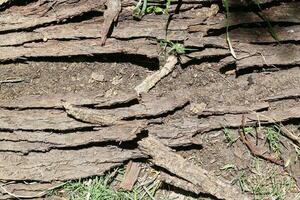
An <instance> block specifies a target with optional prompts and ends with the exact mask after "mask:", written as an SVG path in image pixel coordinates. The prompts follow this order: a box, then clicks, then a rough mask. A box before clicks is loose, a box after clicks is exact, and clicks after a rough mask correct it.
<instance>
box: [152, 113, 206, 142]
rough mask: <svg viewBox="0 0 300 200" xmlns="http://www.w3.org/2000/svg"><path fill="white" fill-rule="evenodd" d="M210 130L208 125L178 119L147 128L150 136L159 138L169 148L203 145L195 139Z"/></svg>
mask: <svg viewBox="0 0 300 200" xmlns="http://www.w3.org/2000/svg"><path fill="white" fill-rule="evenodd" d="M208 128H209V124H207V123H199V121H197V120H194V121H193V120H186V119H185V118H184V119H177V120H171V121H170V122H169V123H167V124H161V125H152V126H150V127H148V128H147V130H148V131H149V134H151V135H153V136H155V137H156V138H158V139H159V140H160V141H161V142H162V143H164V144H165V145H167V146H169V147H185V146H191V145H198V146H199V145H201V144H202V141H201V140H200V139H196V138H194V136H195V135H197V134H200V133H202V132H204V131H205V130H207V129H208Z"/></svg>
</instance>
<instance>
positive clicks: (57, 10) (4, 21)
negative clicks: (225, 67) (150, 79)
mask: <svg viewBox="0 0 300 200" xmlns="http://www.w3.org/2000/svg"><path fill="white" fill-rule="evenodd" d="M191 3H192V4H191ZM206 3H207V2H206ZM209 3H211V4H212V5H211V6H210V7H206V6H204V7H195V8H194V9H186V10H184V9H183V10H182V11H181V12H180V14H175V15H173V16H172V20H171V21H170V23H169V25H168V29H166V26H165V25H166V23H167V16H165V15H153V14H152V15H146V16H144V17H143V19H142V20H140V21H137V20H135V19H134V18H133V17H132V9H133V5H134V4H135V1H122V12H121V13H120V16H119V20H118V24H117V26H116V27H112V33H111V35H110V36H109V38H108V39H107V42H106V44H105V45H104V46H101V31H102V30H103V29H105V27H106V25H105V20H104V17H103V12H105V4H106V1H97V2H94V1H89V0H80V1H76V2H66V1H64V0H56V1H51V2H50V1H44V0H40V1H37V2H32V3H31V4H28V5H24V6H19V7H15V6H13V7H9V8H7V9H6V10H5V11H3V12H2V13H1V14H0V15H1V21H0V25H1V26H0V32H2V33H1V34H0V40H1V41H2V42H1V44H0V51H1V54H0V61H8V60H16V59H24V58H25V59H26V58H39V57H40V58H42V57H58V56H76V55H86V56H90V55H99V54H100V55H101V54H103V55H104V54H115V53H123V54H138V55H143V56H146V57H148V58H158V57H159V52H160V51H161V49H160V47H159V45H157V44H158V42H157V40H164V39H168V40H175V41H181V42H182V43H183V44H184V45H185V46H188V47H193V48H196V49H197V50H196V52H193V53H190V54H188V55H187V56H186V57H185V62H187V61H188V60H191V59H192V60H193V59H202V58H214V57H215V58H220V56H222V57H227V58H228V59H227V60H228V62H225V64H226V63H235V64H236V66H237V70H241V69H245V68H251V67H253V66H255V67H263V66H272V65H284V66H288V65H298V64H299V63H300V60H299V56H297V52H299V47H298V45H297V41H299V37H300V36H299V34H298V32H299V31H297V30H298V29H299V27H300V26H299V25H298V24H299V23H300V15H299V13H300V12H299V9H298V8H299V5H300V4H299V2H287V3H282V4H281V5H277V4H274V6H272V4H271V6H269V8H268V9H265V10H263V13H264V14H265V15H266V16H267V17H268V18H269V19H270V20H271V21H272V22H273V23H275V24H276V23H279V24H284V26H274V30H275V31H276V33H277V35H278V37H279V40H280V42H282V44H281V45H275V46H269V45H265V43H271V44H276V43H277V41H276V40H274V39H273V38H272V36H271V34H269V33H268V29H267V27H264V28H262V27H261V25H259V24H261V23H264V21H263V19H261V18H260V17H259V16H258V15H256V14H255V13H253V12H243V13H241V12H237V11H235V12H233V13H231V14H230V16H229V25H230V26H231V27H232V30H231V34H230V35H231V40H232V46H233V48H234V50H235V52H236V54H237V58H238V60H234V59H232V58H231V55H230V52H229V50H228V45H227V42H226V39H225V33H226V32H225V27H226V24H227V23H226V19H225V14H224V13H221V12H220V11H219V8H218V6H217V5H215V4H213V2H209ZM175 5H176V4H175V2H174V3H173V5H172V6H175ZM183 5H185V6H186V5H197V2H184V3H183ZM183 8H184V6H183ZM82 14H87V15H88V14H90V15H94V16H93V17H88V18H86V19H85V18H83V19H82V20H75V21H74V22H72V23H69V22H70V20H72V18H80V17H79V16H80V15H82ZM15 22H17V23H15ZM244 25H247V26H253V27H251V28H247V27H244ZM20 30H26V31H20ZM166 35H167V37H166Z"/></svg>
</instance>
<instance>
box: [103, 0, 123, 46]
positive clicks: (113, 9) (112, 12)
mask: <svg viewBox="0 0 300 200" xmlns="http://www.w3.org/2000/svg"><path fill="white" fill-rule="evenodd" d="M106 6H107V9H106V10H105V11H104V24H103V26H102V31H101V45H104V44H105V42H106V38H107V37H108V33H109V30H110V29H111V27H112V25H113V23H114V22H116V21H117V19H118V16H119V13H120V12H121V9H122V5H121V0H108V1H107V2H106Z"/></svg>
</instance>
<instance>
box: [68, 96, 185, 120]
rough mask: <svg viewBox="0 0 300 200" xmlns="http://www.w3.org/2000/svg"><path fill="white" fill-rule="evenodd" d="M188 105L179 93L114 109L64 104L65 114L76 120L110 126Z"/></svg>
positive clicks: (151, 98) (169, 111) (153, 116)
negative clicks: (87, 107) (97, 108)
mask: <svg viewBox="0 0 300 200" xmlns="http://www.w3.org/2000/svg"><path fill="white" fill-rule="evenodd" d="M188 103H189V98H188V94H186V93H185V94H182V93H181V92H180V91H176V92H175V93H173V94H171V95H168V96H166V97H162V98H155V97H153V96H151V97H150V96H148V97H147V96H146V97H145V98H142V99H141V102H140V103H139V104H136V105H133V106H130V107H124V108H116V109H99V110H96V109H86V108H80V107H75V106H73V105H71V104H69V103H65V104H64V107H65V109H66V112H67V113H68V114H69V115H70V116H72V117H74V118H75V119H77V120H80V121H83V122H88V123H92V124H98V125H100V126H111V125H114V124H119V123H125V121H124V120H132V119H147V118H157V117H161V116H163V115H165V114H168V113H171V112H174V111H176V110H177V109H180V108H183V107H184V106H186V105H187V104H188Z"/></svg>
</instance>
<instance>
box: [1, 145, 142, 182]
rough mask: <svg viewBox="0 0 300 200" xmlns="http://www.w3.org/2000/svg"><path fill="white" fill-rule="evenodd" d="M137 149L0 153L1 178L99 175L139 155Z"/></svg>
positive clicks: (72, 177)
mask: <svg viewBox="0 0 300 200" xmlns="http://www.w3.org/2000/svg"><path fill="white" fill-rule="evenodd" d="M142 157H145V156H143V155H142V154H141V153H140V152H139V151H137V150H125V149H119V148H117V147H114V146H106V147H91V148H86V149H78V150H52V151H50V152H47V153H34V152H33V153H29V154H28V155H26V156H24V155H18V154H16V153H12V152H5V151H4V152H3V151H2V152H0V160H1V163H0V179H2V180H35V181H46V182H47V181H49V182H50V181H55V180H60V181H65V180H74V179H80V178H85V177H88V176H95V175H102V174H103V173H104V172H105V171H108V170H110V169H111V168H113V167H116V166H119V165H122V164H123V162H124V161H127V160H129V159H136V158H142Z"/></svg>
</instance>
